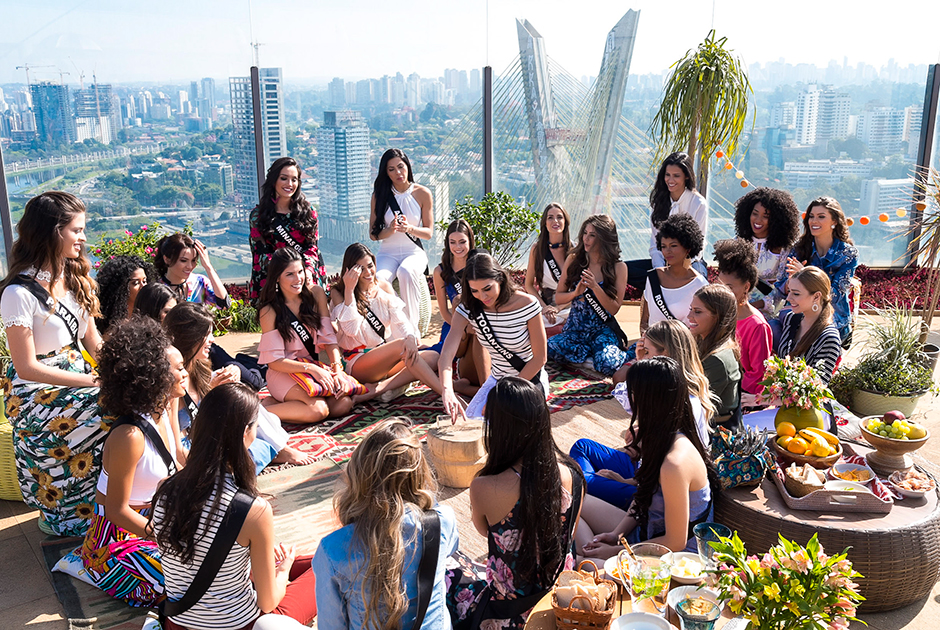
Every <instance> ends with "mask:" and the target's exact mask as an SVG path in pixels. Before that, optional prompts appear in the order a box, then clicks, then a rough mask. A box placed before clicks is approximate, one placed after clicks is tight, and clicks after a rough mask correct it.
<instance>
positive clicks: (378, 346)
mask: <svg viewBox="0 0 940 630" xmlns="http://www.w3.org/2000/svg"><path fill="white" fill-rule="evenodd" d="M330 304H331V313H332V316H333V321H334V322H335V323H336V325H337V327H338V329H339V330H338V332H337V335H336V339H337V341H338V342H339V347H340V349H341V350H342V351H343V356H344V357H345V358H346V370H347V372H348V373H349V374H350V375H351V376H352V377H353V378H355V379H357V380H358V381H359V382H361V383H377V386H376V393H378V394H380V395H382V400H391V399H393V398H394V397H395V396H397V395H400V394H401V393H403V392H404V390H405V388H407V387H408V385H409V384H411V383H412V382H414V381H416V380H417V381H421V382H422V383H424V384H425V385H427V386H428V387H430V388H431V389H432V390H434V391H435V392H436V393H438V394H440V393H441V382H440V381H439V380H438V378H437V374H436V373H435V371H434V367H436V365H437V359H438V356H439V355H438V354H437V352H435V351H433V350H418V330H417V328H416V327H415V325H414V324H413V323H412V322H411V320H410V319H409V318H408V317H406V316H405V310H404V308H405V305H404V303H403V302H402V301H401V300H399V299H398V298H397V297H395V293H394V290H393V289H392V285H390V284H389V283H388V282H386V281H384V280H379V279H378V278H377V276H376V271H375V256H374V255H373V254H372V252H371V251H369V248H368V247H366V246H365V245H363V244H362V243H353V244H352V245H350V246H349V247H347V248H346V253H345V254H344V255H343V267H342V270H341V271H340V277H339V280H338V281H337V282H336V283H335V284H334V285H333V288H332V289H331V290H330ZM448 338H450V335H448ZM456 340H459V337H457V338H455V341H456ZM451 360H453V357H451Z"/></svg>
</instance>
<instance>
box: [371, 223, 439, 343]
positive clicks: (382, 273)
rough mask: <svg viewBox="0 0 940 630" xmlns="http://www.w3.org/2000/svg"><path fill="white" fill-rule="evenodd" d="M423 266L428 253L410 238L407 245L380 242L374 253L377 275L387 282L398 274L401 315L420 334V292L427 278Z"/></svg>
mask: <svg viewBox="0 0 940 630" xmlns="http://www.w3.org/2000/svg"><path fill="white" fill-rule="evenodd" d="M427 266H428V255H427V254H426V253H424V250H422V249H420V248H419V247H418V246H417V245H415V244H413V243H411V242H410V241H409V243H408V245H407V246H403V245H396V244H390V243H382V249H381V250H379V254H378V256H377V257H376V267H378V272H377V274H376V275H377V277H378V278H380V279H381V280H385V281H387V282H391V281H392V279H394V278H396V277H397V278H398V292H399V293H400V294H401V300H402V302H404V303H405V316H406V317H407V318H408V319H409V320H410V321H411V323H412V324H414V327H415V329H416V330H418V331H420V332H421V334H422V335H423V334H424V332H425V331H423V330H421V328H422V326H421V300H422V294H424V293H428V288H427V280H425V278H424V270H425V269H427ZM422 283H423V284H424V290H423V291H422V286H421V284H422ZM428 300H430V297H428Z"/></svg>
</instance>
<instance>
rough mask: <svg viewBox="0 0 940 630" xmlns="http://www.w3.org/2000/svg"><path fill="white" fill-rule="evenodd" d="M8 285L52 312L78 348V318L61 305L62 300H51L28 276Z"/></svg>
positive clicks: (21, 276) (46, 292)
mask: <svg viewBox="0 0 940 630" xmlns="http://www.w3.org/2000/svg"><path fill="white" fill-rule="evenodd" d="M10 284H18V285H20V286H22V287H24V288H25V289H26V290H27V291H29V292H30V293H32V294H33V297H35V298H36V299H37V300H39V303H40V304H41V305H42V307H43V308H44V309H46V310H47V311H52V312H53V313H54V314H55V315H56V316H57V317H58V318H59V319H61V320H62V321H63V322H65V327H66V328H68V330H69V334H71V335H72V342H73V343H74V344H75V345H76V346H78V318H77V317H76V316H75V314H74V313H72V311H70V310H69V309H68V308H66V306H65V305H64V304H62V300H55V299H53V298H52V296H51V295H49V292H48V291H46V289H45V287H43V286H42V285H41V284H39V283H38V282H37V281H36V279H35V278H30V277H29V276H24V275H22V274H20V275H18V276H16V277H15V278H13V280H11V281H10Z"/></svg>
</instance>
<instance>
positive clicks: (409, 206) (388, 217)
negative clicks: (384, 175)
mask: <svg viewBox="0 0 940 630" xmlns="http://www.w3.org/2000/svg"><path fill="white" fill-rule="evenodd" d="M414 189H415V185H414V183H412V184H411V185H409V186H408V189H407V190H405V192H401V193H400V192H398V191H397V190H395V187H394V186H392V194H393V195H395V201H397V202H398V207H399V208H401V212H402V214H403V215H405V218H407V219H408V223H409V224H410V225H413V226H415V227H424V226H423V225H422V224H421V204H419V203H418V201H417V200H416V199H415V198H414V197H413V196H412V194H411V193H412V192H414ZM393 223H395V213H394V212H392V209H391V208H386V209H385V227H388V226H390V225H392V224H393ZM386 244H388V245H389V246H391V245H395V246H398V247H403V248H406V249H407V248H408V247H413V248H414V249H420V248H419V247H418V246H417V245H415V244H414V242H413V241H412V240H411V239H410V238H408V235H407V234H405V233H404V232H392V234H391V236H389V237H388V238H386V239H384V240H383V241H382V245H383V247H384V246H385V245H386Z"/></svg>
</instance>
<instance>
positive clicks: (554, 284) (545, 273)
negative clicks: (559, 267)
mask: <svg viewBox="0 0 940 630" xmlns="http://www.w3.org/2000/svg"><path fill="white" fill-rule="evenodd" d="M539 284H540V285H541V287H542V288H543V289H551V290H552V291H557V290H558V281H557V280H555V276H553V275H552V270H551V269H549V267H548V263H547V262H545V261H544V260H543V261H542V280H541V281H540V282H539Z"/></svg>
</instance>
